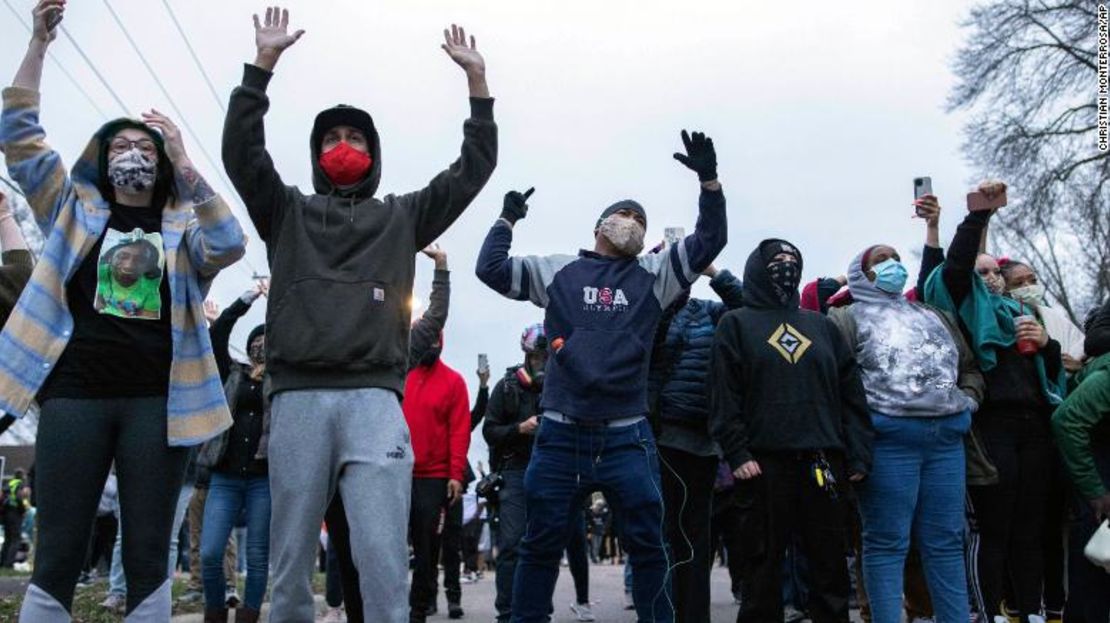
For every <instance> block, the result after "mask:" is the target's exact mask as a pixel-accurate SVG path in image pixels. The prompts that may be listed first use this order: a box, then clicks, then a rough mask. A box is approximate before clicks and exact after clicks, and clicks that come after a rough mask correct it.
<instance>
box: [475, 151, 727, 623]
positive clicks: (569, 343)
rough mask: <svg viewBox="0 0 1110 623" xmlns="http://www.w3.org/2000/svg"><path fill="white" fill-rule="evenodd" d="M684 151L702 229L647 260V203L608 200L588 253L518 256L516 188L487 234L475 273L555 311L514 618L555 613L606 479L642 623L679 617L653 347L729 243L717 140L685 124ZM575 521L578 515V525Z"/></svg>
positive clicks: (527, 480) (521, 621) (520, 209)
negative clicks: (568, 564) (562, 575)
mask: <svg viewBox="0 0 1110 623" xmlns="http://www.w3.org/2000/svg"><path fill="white" fill-rule="evenodd" d="M682 140H683V143H684V146H685V153H680V154H675V155H674V157H675V159H677V160H679V161H680V162H681V163H682V164H684V165H685V166H686V167H688V168H690V169H691V170H693V171H694V172H695V173H697V175H698V180H699V182H700V189H701V195H700V199H699V214H698V221H697V227H696V228H695V230H694V233H693V234H691V235H689V236H687V237H686V238H684V239H682V240H679V241H678V242H677V243H676V244H674V245H672V246H670V247H669V248H667V250H666V251H665V252H660V253H648V254H645V255H640V253H641V251H642V250H643V248H644V235H645V232H646V230H647V211H646V210H645V209H644V207H643V206H641V205H640V204H639V203H637V202H636V201H632V200H629V199H626V200H623V201H619V202H617V203H615V204H613V205H611V206H609V207H608V208H606V209H605V210H604V211H603V212H602V213H601V215H600V217H599V218H598V220H597V222H596V224H595V225H594V228H593V235H594V245H593V249H592V250H582V251H579V253H578V255H577V256H573V255H555V256H548V257H536V256H527V257H510V255H509V249H510V247H511V246H512V238H513V229H514V227H515V225H516V224H517V223H518V222H519V221H520V219H522V218H524V217H525V216H526V215H527V213H528V205H527V200H528V197H529V196H530V195H531V192H532V191H528V192H526V193H520V192H516V191H513V192H510V193H508V194H507V195H506V196H505V201H504V204H503V209H502V211H501V218H499V219H498V220H497V221H496V222H495V223H494V225H493V227H492V228H491V229H490V231H489V233H488V234H487V235H486V240H485V243H484V244H483V245H482V251H481V253H480V255H479V257H478V266H477V275H478V278H479V279H481V280H482V282H483V283H485V284H486V285H488V286H489V287H490V288H492V289H493V290H495V291H496V292H498V293H500V294H502V295H504V296H506V297H508V298H511V299H515V300H519V301H531V302H532V303H534V304H535V305H537V306H539V307H542V308H544V309H545V318H544V327H545V328H546V336H547V339H548V342H547V351H548V354H549V357H548V360H547V364H546V366H547V367H546V374H545V376H544V387H543V397H542V399H541V401H540V411H541V413H542V415H541V417H540V418H539V427H538V430H537V431H536V432H535V439H536V441H535V446H534V449H533V451H532V458H531V461H530V462H529V464H528V468H527V471H526V472H525V474H524V492H525V499H526V506H527V514H528V525H527V528H526V531H525V534H524V538H523V539H522V540H521V542H520V545H519V548H518V562H517V565H516V571H515V574H516V575H515V577H514V579H513V584H512V591H513V597H512V619H511V620H512V621H514V622H516V623H528V622H539V621H546V620H547V618H548V616H549V615H550V613H551V612H552V604H551V596H552V592H553V591H554V588H555V580H556V578H557V577H558V574H559V559H560V556H561V554H562V552H563V548H564V547H565V546H566V542H567V535H568V534H569V531H570V521H572V515H575V512H576V509H579V508H581V502H582V499H583V497H584V496H585V495H586V494H587V493H588V492H590V491H592V490H594V489H597V488H598V487H602V488H604V490H605V491H606V499H608V500H609V501H610V503H612V504H613V506H614V507H615V508H617V509H618V511H617V517H618V518H619V521H620V523H621V529H620V533H621V536H622V541H621V542H622V544H623V545H624V546H625V548H626V549H627V551H628V555H629V558H630V560H631V565H632V575H633V578H634V581H633V587H634V588H633V599H634V601H635V607H636V612H637V615H638V616H639V618H640V620H643V621H663V622H668V621H672V620H674V612H673V605H672V602H671V599H670V595H669V593H670V586H669V584H670V577H669V576H670V571H671V569H672V565H673V564H674V561H671V560H670V559H669V557H668V555H667V544H666V539H665V537H664V535H663V494H662V485H661V483H660V474H659V460H658V451H657V449H656V447H655V438H654V436H653V434H652V430H651V425H650V423H649V422H648V420H647V417H646V416H647V415H648V411H649V409H648V395H647V384H648V368H649V364H650V350H649V347H650V344H651V343H652V339H653V337H654V336H655V332H656V328H657V325H658V323H659V321H660V318H661V317H662V315H663V310H664V309H666V308H667V307H668V306H669V305H670V304H671V303H673V302H674V301H675V300H676V299H677V298H678V297H680V296H681V295H682V294H683V292H685V291H686V290H687V289H688V288H689V287H690V285H691V283H693V282H694V281H695V280H696V279H697V278H698V276H699V274H700V273H701V272H702V271H704V270H706V269H707V268H708V267H709V265H710V264H711V263H712V262H713V260H714V259H715V258H716V257H717V255H718V254H719V253H720V252H721V250H722V249H723V248H724V246H725V243H726V241H727V231H726V229H727V223H726V217H725V197H724V193H723V192H722V191H721V183H720V182H719V181H718V180H717V154H716V150H715V148H714V146H713V141H712V139H710V138H708V137H706V136H705V135H704V134H701V133H700V132H695V133H693V134H692V135H690V134H687V133H686V132H685V131H683V132H682ZM573 520H575V521H577V516H576V515H575V518H574V519H573Z"/></svg>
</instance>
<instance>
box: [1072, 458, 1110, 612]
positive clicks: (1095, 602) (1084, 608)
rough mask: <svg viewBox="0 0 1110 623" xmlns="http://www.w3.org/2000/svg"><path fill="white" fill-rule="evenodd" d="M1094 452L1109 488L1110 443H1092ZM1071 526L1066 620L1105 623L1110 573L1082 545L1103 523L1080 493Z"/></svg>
mask: <svg viewBox="0 0 1110 623" xmlns="http://www.w3.org/2000/svg"><path fill="white" fill-rule="evenodd" d="M1090 448H1091V455H1092V456H1093V457H1094V459H1095V469H1097V470H1098V473H1099V476H1101V477H1102V484H1103V485H1104V486H1107V487H1110V444H1107V443H1105V442H1101V443H1100V442H1093V443H1091V445H1090ZM1073 496H1074V499H1073V500H1072V501H1071V503H1072V504H1073V509H1074V510H1073V512H1072V513H1071V519H1070V522H1069V525H1068V530H1069V532H1068V604H1067V608H1066V609H1065V611H1064V623H1105V621H1106V620H1107V617H1110V573H1107V572H1106V571H1105V570H1104V569H1103V568H1102V567H1096V566H1095V565H1094V564H1093V563H1092V562H1091V561H1089V560H1087V557H1086V556H1084V555H1083V548H1084V547H1086V546H1087V541H1090V540H1091V537H1092V536H1093V535H1094V533H1095V530H1097V529H1098V527H1099V525H1100V524H1101V523H1102V522H1100V521H1098V520H1097V519H1096V518H1095V513H1094V510H1092V509H1091V506H1090V504H1089V503H1088V502H1087V500H1086V499H1084V498H1083V496H1081V495H1079V493H1078V492H1075V493H1074V494H1073Z"/></svg>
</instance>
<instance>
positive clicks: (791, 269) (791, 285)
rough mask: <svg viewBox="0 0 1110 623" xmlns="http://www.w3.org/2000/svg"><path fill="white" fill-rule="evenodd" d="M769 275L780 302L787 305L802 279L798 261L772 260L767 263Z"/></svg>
mask: <svg viewBox="0 0 1110 623" xmlns="http://www.w3.org/2000/svg"><path fill="white" fill-rule="evenodd" d="M767 275H768V276H769V277H770V278H771V285H773V286H774V287H775V294H776V295H778V297H779V302H780V303H782V304H783V305H786V304H787V303H788V302H790V299H791V298H792V297H793V296H794V294H795V293H796V292H797V291H798V283H799V282H800V281H801V279H802V275H801V271H799V270H798V263H797V262H783V261H777V262H771V263H770V264H768V265H767Z"/></svg>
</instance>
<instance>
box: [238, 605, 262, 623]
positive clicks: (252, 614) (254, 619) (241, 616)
mask: <svg viewBox="0 0 1110 623" xmlns="http://www.w3.org/2000/svg"><path fill="white" fill-rule="evenodd" d="M261 615H262V613H261V612H259V611H258V610H251V609H250V608H239V609H238V610H236V611H235V623H258V617H260V616H261Z"/></svg>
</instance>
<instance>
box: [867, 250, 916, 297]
mask: <svg viewBox="0 0 1110 623" xmlns="http://www.w3.org/2000/svg"><path fill="white" fill-rule="evenodd" d="M871 270H872V271H874V272H875V287H876V288H878V289H880V290H882V291H883V292H886V293H887V294H901V293H902V289H903V288H905V287H906V279H907V278H909V272H908V271H907V270H906V267H905V266H903V265H902V262H899V261H898V260H896V259H894V258H890V259H888V260H886V261H883V262H879V263H878V264H875V265H874V266H872V267H871Z"/></svg>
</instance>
